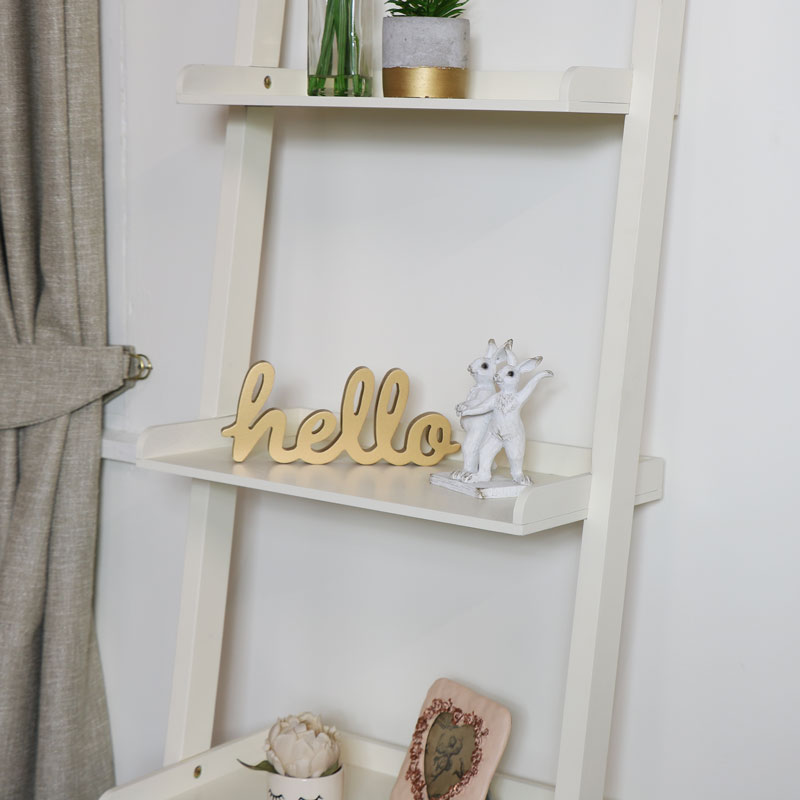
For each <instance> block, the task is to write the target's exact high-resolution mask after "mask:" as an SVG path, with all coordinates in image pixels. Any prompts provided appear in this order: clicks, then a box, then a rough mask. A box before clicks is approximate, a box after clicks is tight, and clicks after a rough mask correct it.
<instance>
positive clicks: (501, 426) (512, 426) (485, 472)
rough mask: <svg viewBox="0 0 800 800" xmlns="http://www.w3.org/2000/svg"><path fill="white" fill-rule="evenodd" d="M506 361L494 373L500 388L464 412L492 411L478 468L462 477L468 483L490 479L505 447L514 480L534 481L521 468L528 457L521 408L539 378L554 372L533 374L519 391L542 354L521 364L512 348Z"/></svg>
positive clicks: (520, 482) (471, 413)
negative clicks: (523, 378)
mask: <svg viewBox="0 0 800 800" xmlns="http://www.w3.org/2000/svg"><path fill="white" fill-rule="evenodd" d="M506 362H507V363H506V365H505V366H504V367H501V368H500V369H499V370H498V371H497V374H496V375H495V376H494V382H495V383H496V384H497V385H498V388H499V391H498V392H497V393H496V394H494V395H491V396H489V397H488V398H487V399H486V400H484V401H483V402H482V403H479V404H478V405H475V406H471V407H469V408H466V409H464V411H463V414H464V416H471V415H478V414H485V413H486V412H487V411H490V412H491V415H490V419H489V427H488V430H487V432H486V435H485V437H484V440H483V443H482V444H481V448H480V453H479V457H478V471H477V472H473V473H471V474H470V475H467V476H466V477H464V478H463V480H464V481H465V482H467V483H477V482H483V481H489V480H491V478H492V464H493V463H494V459H495V456H496V455H497V454H498V453H499V452H500V450H502V449H503V448H505V451H506V456H508V463H509V466H510V467H511V477H512V479H513V480H514V482H515V483H519V484H521V485H523V486H527V485H529V484H530V483H531V479H530V478H529V477H528V476H527V475H525V473H524V472H523V471H522V460H523V458H524V456H525V426H524V425H523V424H522V417H521V416H520V410H521V409H522V406H523V405H524V404H525V401H526V400H527V399H528V398H529V397H530V396H531V394H532V393H533V390H534V389H535V388H536V386H537V384H538V383H539V381H541V380H542V378H550V377H552V375H553V373H552V371H551V370H549V369H546V370H543V371H542V372H539V373H537V374H536V375H534V376H533V377H532V378H531V379H530V380H529V381H528V382H527V383H526V384H525V386H523V387H522V389H520V390H517V387H518V385H519V381H520V378H521V377H522V376H523V375H525V374H526V373H528V372H533V370H535V369H536V367H538V366H539V364H540V363H541V362H542V357H541V356H536V358H529V359H527V360H526V361H523V362H522V363H521V364H520V363H519V362H518V361H517V359H516V357H515V356H514V354H513V353H512V352H511V350H510V349H506Z"/></svg>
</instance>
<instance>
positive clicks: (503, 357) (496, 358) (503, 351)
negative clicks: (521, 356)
mask: <svg viewBox="0 0 800 800" xmlns="http://www.w3.org/2000/svg"><path fill="white" fill-rule="evenodd" d="M512 344H514V340H513V339H509V340H508V341H507V342H506V343H505V344H504V345H503V346H502V347H498V348H497V352H496V353H495V354H494V355H493V356H492V364H494V365H495V366H496V365H497V364H500V363H501V362H503V361H507V360H508V357H507V353H510V352H511V345H512Z"/></svg>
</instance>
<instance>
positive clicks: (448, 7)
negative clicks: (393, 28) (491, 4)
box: [386, 0, 467, 17]
mask: <svg viewBox="0 0 800 800" xmlns="http://www.w3.org/2000/svg"><path fill="white" fill-rule="evenodd" d="M466 4H467V0H386V5H387V6H389V7H390V8H389V14H390V15H391V16H393V17H459V16H461V14H462V13H463V11H464V6H465V5H466ZM392 6H393V8H392Z"/></svg>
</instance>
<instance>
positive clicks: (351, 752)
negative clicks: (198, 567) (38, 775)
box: [101, 728, 554, 800]
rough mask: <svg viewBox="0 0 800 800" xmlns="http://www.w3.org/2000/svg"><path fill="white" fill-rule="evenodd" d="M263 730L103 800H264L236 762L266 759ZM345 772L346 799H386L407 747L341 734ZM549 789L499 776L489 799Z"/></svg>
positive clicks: (543, 793)
mask: <svg viewBox="0 0 800 800" xmlns="http://www.w3.org/2000/svg"><path fill="white" fill-rule="evenodd" d="M268 730H269V729H268V728H265V729H264V730H262V731H258V732H256V733H253V734H251V735H250V736H246V737H244V738H242V739H236V740H234V741H232V742H227V743H225V744H222V745H219V746H218V747H215V748H213V749H211V750H207V751H206V752H205V753H200V754H199V755H197V756H194V757H193V758H188V759H186V760H185V761H180V762H179V763H177V764H173V765H172V766H169V767H165V768H164V769H161V770H159V771H158V772H154V773H152V774H151V775H147V776H146V777H144V778H141V779H139V780H137V781H133V782H132V783H128V784H125V785H124V786H117V787H116V788H114V789H109V791H107V792H106V793H105V794H104V795H103V796H102V798H101V800H264V798H265V797H266V796H267V791H266V785H267V784H266V775H265V774H264V773H263V772H254V771H252V770H249V769H245V768H244V767H242V766H241V765H240V764H239V763H238V761H237V759H242V761H247V762H248V763H251V764H252V763H257V762H259V761H261V760H262V759H263V756H264V750H263V744H264V740H265V738H266V736H267V731H268ZM339 736H340V741H341V745H342V761H343V763H344V769H345V784H344V800H388V798H389V795H390V794H391V791H392V787H393V786H394V783H395V780H396V778H397V775H398V773H399V772H400V767H401V765H402V763H403V757H404V755H405V752H406V751H405V748H402V747H397V746H396V745H389V744H384V743H382V742H377V741H375V740H372V739H366V738H364V737H362V736H356V735H354V734H350V733H344V732H340V734H339ZM553 796H554V790H553V787H551V786H546V785H544V784H539V783H535V782H534V781H527V780H522V779H519V778H511V777H509V776H506V775H501V774H498V775H495V778H494V780H493V781H492V788H491V800H553Z"/></svg>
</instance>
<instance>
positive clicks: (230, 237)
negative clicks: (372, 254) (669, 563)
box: [132, 0, 685, 800]
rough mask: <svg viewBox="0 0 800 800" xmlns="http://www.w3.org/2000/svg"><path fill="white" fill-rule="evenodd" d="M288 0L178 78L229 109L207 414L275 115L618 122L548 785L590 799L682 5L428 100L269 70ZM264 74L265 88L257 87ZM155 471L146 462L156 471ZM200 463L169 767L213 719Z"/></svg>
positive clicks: (214, 632) (601, 747)
mask: <svg viewBox="0 0 800 800" xmlns="http://www.w3.org/2000/svg"><path fill="white" fill-rule="evenodd" d="M284 5H285V0H240V5H239V22H238V32H237V42H236V50H235V59H234V60H235V64H234V66H233V67H230V68H225V67H222V68H217V67H189V68H187V69H186V70H185V71H184V72H183V73H182V75H181V78H180V86H179V92H180V95H181V99H182V100H184V101H187V102H209V103H219V104H231V109H230V112H229V121H228V125H227V132H226V141H225V156H224V164H223V184H222V191H221V203H220V205H221V208H220V217H219V226H218V231H217V247H216V253H215V260H214V270H213V277H212V306H211V309H210V313H209V325H208V339H207V344H206V360H205V369H204V383H203V394H202V399H201V410H200V415H201V417H205V418H212V419H213V418H216V417H219V416H221V415H223V414H225V413H229V411H230V410H231V409H233V408H235V406H236V395H237V393H238V389H239V386H240V382H241V377H242V375H244V374H245V372H246V371H247V368H248V367H249V357H250V347H251V336H252V329H253V322H254V314H255V297H256V288H257V283H258V274H259V265H260V256H261V244H262V237H263V220H264V211H265V203H266V193H267V183H268V179H269V161H270V153H271V144H272V132H273V124H274V116H273V115H274V110H273V108H272V106H285V105H288V106H306V107H310V106H317V107H338V106H349V107H356V108H357V107H375V108H417V107H424V108H434V109H448V108H452V109H470V108H471V109H475V110H480V111H484V110H518V111H533V112H535V111H548V112H549V111H561V112H567V113H570V112H578V113H602V114H607V113H623V114H626V116H625V124H624V130H623V138H622V154H621V162H620V172H619V183H618V191H617V206H616V214H615V222H614V233H613V241H612V251H611V259H610V267H609V286H608V295H607V300H606V317H605V327H604V333H603V346H602V353H601V361H600V379H599V384H598V393H597V404H596V409H595V422H594V435H593V442H592V449H591V467H592V469H591V479H590V481H589V484H588V487H587V491H588V504H587V509H586V512H585V514H584V516H585V519H584V523H583V535H582V543H581V554H580V562H579V569H578V585H577V593H576V603H575V613H574V619H573V627H572V640H571V646H570V657H569V666H568V670H567V684H566V696H565V705H564V717H563V723H562V731H561V742H560V750H559V761H558V770H557V777H556V787H555V799H556V800H600V798H602V795H603V786H604V781H605V771H606V758H607V752H608V741H609V735H610V729H611V713H612V705H613V698H614V688H615V681H616V671H617V658H618V651H619V640H620V631H621V624H622V613H623V602H624V596H625V585H626V578H627V568H628V555H629V549H630V536H631V525H632V517H633V507H634V502H635V495H636V485H637V475H638V471H639V463H640V462H639V444H640V439H641V431H642V417H643V411H644V401H645V390H646V383H647V371H648V363H649V357H650V341H651V335H652V325H653V311H654V304H655V296H656V284H657V277H658V267H659V260H660V251H661V238H662V231H663V218H664V208H665V202H666V194H667V179H668V173H669V159H670V150H671V143H672V128H673V114H674V110H675V107H676V101H677V93H678V74H679V64H680V51H681V42H682V33H683V16H684V7H685V0H636V19H635V24H634V34H633V46H632V52H631V68H630V70H602V69H594V68H584V67H581V68H577V69H573V70H569V71H567V72H565V73H555V74H553V73H528V74H518V73H510V74H507V75H505V76H500V75H497V74H495V73H483V74H480V75H478V76H476V79H475V81H474V82H473V87H472V90H471V92H472V96H471V97H470V98H469V99H467V100H465V101H425V102H424V103H423V102H421V101H403V100H394V99H383V98H371V99H366V98H353V99H349V100H348V99H344V98H308V97H306V96H305V95H304V93H303V92H302V89H301V88H300V83H301V81H300V78H299V77H298V75H297V74H296V73H293V72H291V71H284V70H279V69H277V65H278V64H279V60H280V43H281V42H280V40H281V36H282V31H283V17H284ZM261 65H267V67H268V69H267V70H266V71H265V68H264V67H263V66H261ZM273 65H275V66H276V68H275V69H273V68H272V66H273ZM268 75H269V77H270V80H269V81H268V83H269V84H270V89H267V87H266V85H265V80H264V79H265V78H266V77H267V76H268ZM259 82H260V83H259ZM272 87H274V89H272ZM501 87H502V88H501ZM509 87H510V88H509ZM628 87H629V88H628ZM270 91H272V93H271V94H270ZM149 436H150V434H149V433H148V434H146V438H147V437H149ZM144 461H145V460H144V459H143V460H142V463H144ZM149 466H153V467H154V468H155V467H156V463H155V461H153V462H150V464H149ZM203 469H205V474H206V476H207V477H209V478H210V479H208V480H205V479H204V480H194V481H193V483H192V494H191V506H190V522H189V534H188V539H187V545H186V557H185V564H184V580H183V589H182V597H181V614H180V621H179V630H178V641H177V650H176V658H175V669H174V677H173V690H172V701H171V706H170V718H169V727H168V732H167V747H166V754H165V759H166V762H167V763H174V762H177V761H180V760H181V759H184V758H186V757H188V756H192V755H195V754H199V753H201V752H202V751H205V750H206V749H207V748H208V747H209V744H210V741H211V731H212V726H213V719H214V707H215V699H216V693H217V680H218V674H219V660H220V653H221V646H222V632H223V623H224V613H225V602H226V594H227V583H228V572H229V566H230V551H231V540H232V533H233V517H234V509H235V503H236V485H232V484H231V483H228V482H219V479H218V478H215V477H212V476H211V475H210V474H209V472H213V470H209V465H208V464H206V465H205V467H203ZM184 474H189V471H188V470H187V472H186V473H184ZM584 480H586V479H584ZM354 504H357V503H354ZM210 752H211V753H214V752H215V751H210ZM132 796H133V795H132ZM151 796H154V795H151ZM166 796H171V795H166ZM204 796H207V795H204ZM511 796H512V795H511V794H509V795H508V797H509V798H510V797H511ZM514 796H515V797H516V796H523V795H514ZM524 796H529V797H533V795H524ZM505 798H506V796H505V795H504V797H503V798H501V799H500V800H505Z"/></svg>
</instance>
